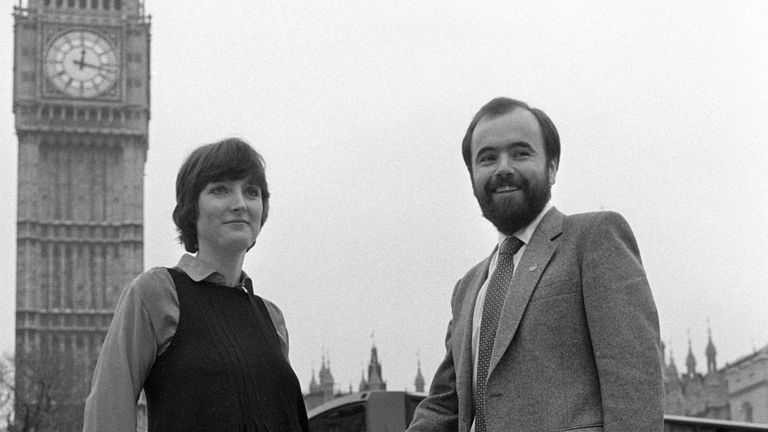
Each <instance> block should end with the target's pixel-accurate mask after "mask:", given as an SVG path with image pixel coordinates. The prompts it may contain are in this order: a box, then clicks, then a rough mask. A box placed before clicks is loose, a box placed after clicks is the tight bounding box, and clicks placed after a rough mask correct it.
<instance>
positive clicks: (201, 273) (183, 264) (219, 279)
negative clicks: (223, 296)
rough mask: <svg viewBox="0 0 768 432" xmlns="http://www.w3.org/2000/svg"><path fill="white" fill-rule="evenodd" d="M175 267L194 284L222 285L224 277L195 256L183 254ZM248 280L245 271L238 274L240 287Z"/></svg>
mask: <svg viewBox="0 0 768 432" xmlns="http://www.w3.org/2000/svg"><path fill="white" fill-rule="evenodd" d="M176 267H178V268H179V269H181V270H182V271H183V272H184V273H186V274H187V276H189V278H190V279H192V280H193V281H195V282H200V281H202V280H207V281H209V282H213V283H216V284H219V285H223V284H224V275H222V274H221V273H219V272H217V271H216V269H215V268H213V266H211V265H210V264H208V263H206V262H205V261H203V260H201V259H200V258H198V257H197V256H196V255H190V254H188V253H185V254H184V255H182V256H181V259H179V263H178V264H176ZM250 279H251V278H250V277H248V274H246V273H245V271H242V272H241V273H240V285H242V284H243V283H244V282H245V281H250Z"/></svg>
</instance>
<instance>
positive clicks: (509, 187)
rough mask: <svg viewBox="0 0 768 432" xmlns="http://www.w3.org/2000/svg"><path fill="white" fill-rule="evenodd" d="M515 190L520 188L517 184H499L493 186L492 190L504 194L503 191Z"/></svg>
mask: <svg viewBox="0 0 768 432" xmlns="http://www.w3.org/2000/svg"><path fill="white" fill-rule="evenodd" d="M517 190H520V188H518V187H517V186H510V185H506V186H499V187H497V188H495V189H494V190H493V192H494V193H497V194H505V193H511V192H515V191H517Z"/></svg>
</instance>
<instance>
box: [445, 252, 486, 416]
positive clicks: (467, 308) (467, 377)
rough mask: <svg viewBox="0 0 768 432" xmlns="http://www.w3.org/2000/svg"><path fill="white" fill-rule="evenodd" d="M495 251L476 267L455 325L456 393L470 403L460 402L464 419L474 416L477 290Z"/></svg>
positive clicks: (460, 398) (484, 277)
mask: <svg viewBox="0 0 768 432" xmlns="http://www.w3.org/2000/svg"><path fill="white" fill-rule="evenodd" d="M495 252H496V249H494V251H493V252H492V253H491V255H490V256H489V257H488V258H486V259H485V260H483V261H482V262H481V263H480V264H479V265H478V266H477V267H476V268H477V271H476V272H475V274H474V275H473V276H472V279H471V280H470V281H469V285H468V286H467V290H466V293H465V295H464V299H465V301H463V302H462V305H461V313H460V314H459V316H458V319H457V322H456V325H455V326H454V331H455V332H457V333H456V337H457V338H456V339H455V340H456V343H454V345H453V349H454V351H455V353H456V354H457V355H455V356H454V358H455V359H456V365H455V367H456V393H457V394H458V396H459V400H465V401H468V403H465V404H459V409H461V410H462V411H463V416H462V418H464V419H471V418H472V417H473V415H472V408H473V406H474V396H473V394H474V393H473V390H472V368H473V362H472V315H473V314H474V311H475V303H476V302H477V292H478V291H480V287H481V286H482V285H483V282H485V279H486V278H487V277H488V264H489V263H490V261H491V257H492V256H493V254H494V253H495Z"/></svg>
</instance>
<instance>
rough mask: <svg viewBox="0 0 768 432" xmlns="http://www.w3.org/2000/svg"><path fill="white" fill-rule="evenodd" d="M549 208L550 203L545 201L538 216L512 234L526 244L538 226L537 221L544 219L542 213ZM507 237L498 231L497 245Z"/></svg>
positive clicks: (545, 212) (550, 206)
mask: <svg viewBox="0 0 768 432" xmlns="http://www.w3.org/2000/svg"><path fill="white" fill-rule="evenodd" d="M551 208H552V204H551V203H549V202H547V204H546V205H545V206H544V208H543V209H542V210H541V212H539V214H538V216H536V219H534V220H533V221H531V223H529V224H528V225H526V226H525V227H523V228H521V229H519V230H518V231H517V232H515V233H514V234H512V235H513V236H515V237H517V238H518V239H520V240H521V241H522V242H523V243H525V244H528V243H529V242H530V241H531V237H533V232H534V231H536V227H537V226H539V222H541V220H542V219H544V215H545V214H547V212H548V211H549V210H550V209H551ZM507 237H509V236H508V235H506V234H503V233H501V232H499V245H501V243H503V242H504V240H506V239H507Z"/></svg>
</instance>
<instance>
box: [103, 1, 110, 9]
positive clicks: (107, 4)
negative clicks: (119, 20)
mask: <svg viewBox="0 0 768 432" xmlns="http://www.w3.org/2000/svg"><path fill="white" fill-rule="evenodd" d="M111 1H112V0H103V1H102V2H101V5H102V6H103V8H104V10H109V6H110V5H109V3H110V2H111Z"/></svg>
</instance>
